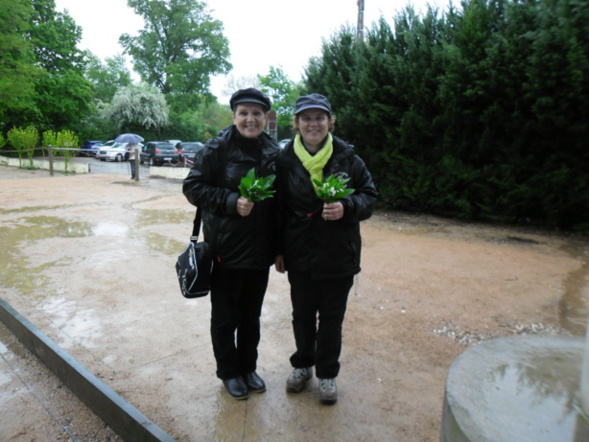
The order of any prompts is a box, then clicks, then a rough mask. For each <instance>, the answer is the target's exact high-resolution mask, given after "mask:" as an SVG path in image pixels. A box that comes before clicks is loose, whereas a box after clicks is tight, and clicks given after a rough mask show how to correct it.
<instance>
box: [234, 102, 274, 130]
mask: <svg viewBox="0 0 589 442" xmlns="http://www.w3.org/2000/svg"><path fill="white" fill-rule="evenodd" d="M267 115H268V113H267V112H266V111H265V109H264V107H263V106H262V105H261V104H255V103H240V104H238V105H237V107H236V108H235V111H234V112H233V124H235V126H236V127H237V130H238V131H239V133H240V134H241V136H243V137H245V138H258V137H259V136H260V135H262V132H263V131H264V127H265V126H266V120H267Z"/></svg>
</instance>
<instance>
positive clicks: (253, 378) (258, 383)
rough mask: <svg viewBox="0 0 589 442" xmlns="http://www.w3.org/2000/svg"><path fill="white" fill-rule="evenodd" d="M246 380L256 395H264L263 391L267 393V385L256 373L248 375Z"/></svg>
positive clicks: (250, 389)
mask: <svg viewBox="0 0 589 442" xmlns="http://www.w3.org/2000/svg"><path fill="white" fill-rule="evenodd" d="M244 379H245V383H246V385H247V388H248V390H249V391H252V392H254V393H262V392H263V391H266V384H265V383H264V381H263V380H262V378H261V377H260V376H258V374H257V373H256V372H255V371H252V372H251V373H248V374H246V375H245V376H244Z"/></svg>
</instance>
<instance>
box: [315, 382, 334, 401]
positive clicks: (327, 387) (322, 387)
mask: <svg viewBox="0 0 589 442" xmlns="http://www.w3.org/2000/svg"><path fill="white" fill-rule="evenodd" d="M319 401H320V402H321V403H322V404H325V405H333V404H335V403H336V402H337V385H335V378H331V379H319Z"/></svg>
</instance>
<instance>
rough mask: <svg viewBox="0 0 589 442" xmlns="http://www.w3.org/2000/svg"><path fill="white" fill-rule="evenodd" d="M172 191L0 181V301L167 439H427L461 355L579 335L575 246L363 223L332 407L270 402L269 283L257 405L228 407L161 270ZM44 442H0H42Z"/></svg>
mask: <svg viewBox="0 0 589 442" xmlns="http://www.w3.org/2000/svg"><path fill="white" fill-rule="evenodd" d="M180 189H181V183H180V182H176V181H166V180H161V179H145V180H143V181H141V182H140V183H134V182H130V180H128V178H127V177H125V178H122V177H114V176H108V175H87V176H68V177H63V176H58V177H53V178H50V177H48V176H47V173H46V172H43V171H32V172H31V171H22V170H15V169H13V168H7V167H4V166H0V241H1V244H0V247H1V248H2V249H3V252H2V261H3V262H2V263H1V264H2V266H1V267H2V270H0V277H1V278H0V296H1V297H2V298H3V299H5V300H6V301H7V302H9V303H11V305H13V307H14V308H15V309H17V310H18V311H19V312H20V313H22V314H23V315H24V316H26V317H27V318H28V319H29V320H31V321H32V322H33V323H34V324H35V325H36V326H37V327H39V328H40V329H42V330H43V331H44V332H45V333H47V334H48V335H49V336H50V337H51V338H52V339H53V340H55V341H56V342H57V343H58V344H60V345H62V346H64V347H65V349H66V351H68V352H70V353H71V354H72V355H73V356H74V357H75V358H76V359H78V360H79V361H80V362H81V363H83V364H84V365H85V366H86V367H87V368H89V369H90V370H91V371H92V372H94V373H100V374H101V376H103V377H104V378H105V379H106V380H107V381H108V383H109V385H111V386H112V387H113V389H115V391H117V392H118V393H119V394H120V395H121V396H123V397H124V398H125V399H126V400H128V401H129V402H130V403H131V404H132V405H133V406H135V407H136V408H138V409H139V410H140V411H141V412H142V413H144V414H145V415H146V416H148V417H149V418H150V419H151V420H152V421H153V422H155V423H156V424H157V425H158V426H160V427H161V428H162V429H164V430H165V431H166V432H168V434H170V435H171V436H172V437H174V438H175V439H177V440H182V441H192V440H250V441H254V440H268V441H269V440H293V441H297V440H315V439H316V438H319V437H320V438H322V439H325V440H341V441H348V440H350V441H351V440H354V441H356V440H364V441H373V440H374V441H376V440H392V441H408V442H415V441H436V440H439V432H440V428H439V426H440V421H441V411H442V403H443V397H444V382H445V379H446V376H447V373H448V370H449V368H450V366H451V364H452V362H453V360H454V359H455V358H456V357H457V356H458V355H459V354H460V353H462V352H464V351H465V350H467V349H468V348H469V347H471V346H473V345H477V344H478V343H479V342H481V341H484V340H487V339H492V338H495V337H500V336H509V335H516V334H518V335H521V334H561V335H582V334H584V333H585V330H586V325H587V319H588V317H589V309H588V306H589V241H588V240H587V239H586V238H579V237H567V236H565V235H559V234H556V233H553V232H542V231H538V230H535V229H532V228H523V227H504V226H491V225H487V224H473V223H463V222H459V221H455V220H450V219H443V218H439V217H433V216H419V215H408V214H403V213H396V212H383V211H379V212H377V213H375V214H374V216H373V217H372V218H371V219H370V220H368V221H366V222H364V223H363V224H362V237H363V255H362V269H363V271H362V272H361V274H360V275H359V276H358V277H357V278H356V283H355V285H354V287H353V289H352V293H351V294H350V300H349V303H348V312H347V315H346V320H345V323H344V345H343V354H342V357H341V363H342V370H341V373H340V377H339V378H338V386H339V389H340V400H339V402H338V404H337V405H335V406H334V407H324V406H320V405H318V404H317V401H316V397H315V396H314V393H313V392H312V389H310V390H309V391H306V392H304V393H301V395H297V396H293V395H287V394H286V393H285V392H284V382H285V380H286V377H287V376H288V373H289V371H290V367H289V365H288V356H289V355H290V353H291V351H292V350H293V341H292V333H291V329H290V309H289V305H288V302H289V301H288V284H287V281H286V278H285V277H284V276H283V275H280V274H277V273H276V272H274V271H272V274H271V281H270V287H269V290H268V294H267V297H266V302H265V305H264V312H263V317H262V342H261V343H260V348H259V352H260V357H259V369H258V372H259V373H260V374H261V375H262V376H263V377H264V379H265V380H266V382H267V384H268V391H267V392H266V393H264V395H260V396H259V397H256V398H250V399H249V400H248V401H245V403H246V404H244V403H237V401H231V400H230V399H227V398H226V397H225V395H224V393H223V391H222V388H221V387H220V383H219V382H218V380H217V379H216V378H215V377H214V360H213V358H212V350H211V349H210V343H209V338H208V330H207V325H208V324H207V321H208V318H207V315H208V312H207V310H206V309H207V308H208V305H207V301H204V300H191V301H185V300H182V299H181V297H180V294H179V292H178V289H177V286H176V281H175V280H174V275H173V271H172V270H171V263H173V261H174V260H175V256H176V255H177V253H179V251H180V250H181V248H182V246H183V243H184V242H185V240H186V239H187V237H188V235H189V231H190V223H191V217H192V215H193V209H192V208H191V207H190V206H189V205H188V203H186V201H185V199H184V197H183V196H182V195H181V192H180ZM39 250H42V251H43V253H39ZM35 251H36V252H37V254H35V253H34V252H35ZM162 261H165V266H163V265H162ZM162 267H166V268H165V270H163V269H162ZM15 274H19V275H20V276H15ZM84 312H85V316H84ZM96 312H101V313H96ZM138 312H139V314H138ZM96 318H99V320H100V323H98V319H96ZM145 323H147V324H148V327H145V325H143V326H141V325H140V324H145ZM128 341H134V342H133V344H132V345H131V344H129V343H128ZM195 355H197V356H195ZM162 361H163V362H162ZM109 370H110V371H109ZM105 373H109V374H105ZM161 373H165V375H163V378H161V377H160V376H162V375H161ZM195 374H198V376H194V375H195ZM158 377H159V378H158ZM154 378H157V379H154ZM7 403H9V402H6V399H5V400H1V395H0V404H5V405H6V404H7ZM245 407H247V408H245ZM2 408H3V414H4V415H5V416H6V414H5V412H4V410H5V409H9V408H10V407H8V406H3V407H2ZM64 413H65V414H66V417H67V416H69V415H68V414H67V413H71V411H67V410H66V411H65V412H64ZM2 419H6V420H7V419H8V418H6V417H5V418H0V421H1V420H2ZM69 419H70V421H73V422H74V423H73V424H72V426H71V431H72V434H76V435H77V438H76V440H112V439H113V438H115V436H113V435H112V434H107V433H105V432H104V431H105V430H104V429H101V430H100V431H102V433H101V432H100V431H99V432H95V433H94V434H98V435H99V436H92V437H94V438H92V437H90V436H83V435H87V434H89V431H88V429H87V428H84V425H92V426H94V425H96V423H95V422H94V421H91V422H89V423H88V422H87V421H85V420H81V421H80V420H78V421H76V420H75V418H74V417H72V416H69ZM57 430H59V429H57ZM57 430H55V431H57ZM15 431H16V430H15ZM45 431H46V429H43V428H35V427H34V426H31V427H28V428H27V430H26V431H25V432H24V435H21V436H15V437H14V438H12V439H8V440H19V441H20V440H52V439H49V438H47V434H43V433H44V432H45ZM0 434H1V433H0Z"/></svg>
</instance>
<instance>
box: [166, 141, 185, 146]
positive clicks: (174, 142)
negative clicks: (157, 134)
mask: <svg viewBox="0 0 589 442" xmlns="http://www.w3.org/2000/svg"><path fill="white" fill-rule="evenodd" d="M164 141H165V142H166V143H171V144H172V145H174V146H176V147H178V143H181V142H182V140H164Z"/></svg>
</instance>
